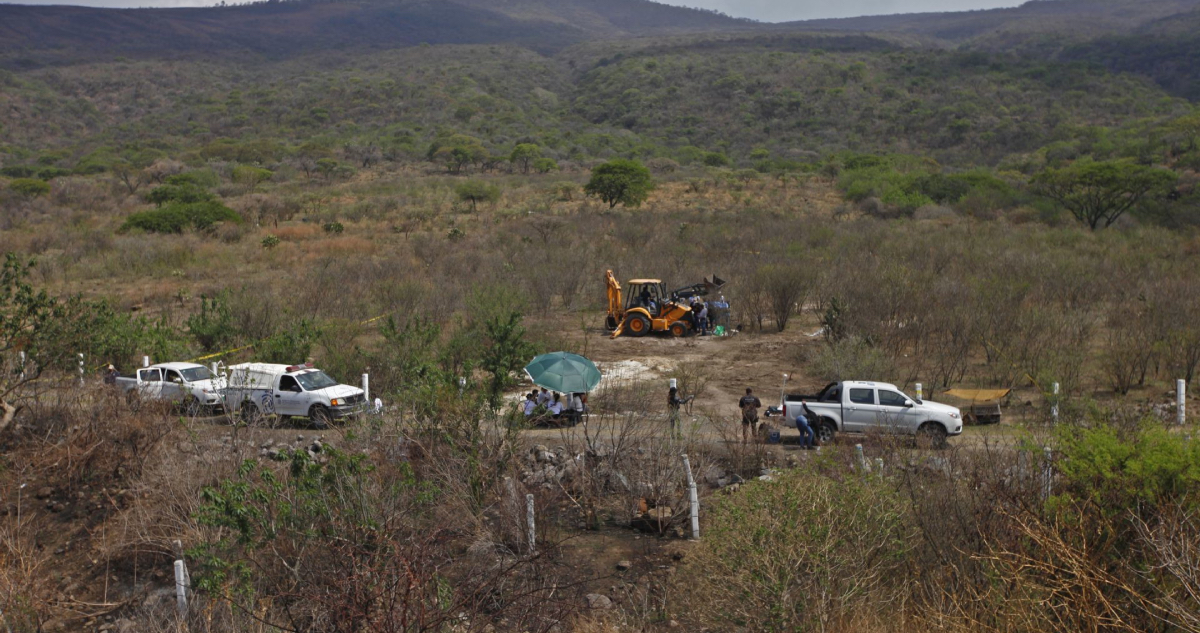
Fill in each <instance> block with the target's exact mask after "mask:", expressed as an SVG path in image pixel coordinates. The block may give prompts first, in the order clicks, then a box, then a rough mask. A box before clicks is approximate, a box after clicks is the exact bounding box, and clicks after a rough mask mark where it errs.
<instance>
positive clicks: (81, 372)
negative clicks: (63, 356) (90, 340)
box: [79, 354, 84, 385]
mask: <svg viewBox="0 0 1200 633" xmlns="http://www.w3.org/2000/svg"><path fill="white" fill-rule="evenodd" d="M83 375H84V369H83V354H80V355H79V384H81V385H82V384H83Z"/></svg>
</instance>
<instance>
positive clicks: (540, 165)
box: [533, 158, 558, 174]
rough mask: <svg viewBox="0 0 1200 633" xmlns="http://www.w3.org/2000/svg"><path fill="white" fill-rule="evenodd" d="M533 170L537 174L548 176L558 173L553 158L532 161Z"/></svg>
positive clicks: (556, 164)
mask: <svg viewBox="0 0 1200 633" xmlns="http://www.w3.org/2000/svg"><path fill="white" fill-rule="evenodd" d="M533 170H534V171H536V172H537V173H539V174H548V173H550V172H552V171H558V163H556V162H555V161H554V159H553V158H539V159H537V160H535V161H533Z"/></svg>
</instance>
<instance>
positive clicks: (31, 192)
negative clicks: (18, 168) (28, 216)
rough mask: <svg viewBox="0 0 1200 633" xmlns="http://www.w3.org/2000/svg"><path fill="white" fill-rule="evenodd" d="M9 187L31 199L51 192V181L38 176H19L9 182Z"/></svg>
mask: <svg viewBox="0 0 1200 633" xmlns="http://www.w3.org/2000/svg"><path fill="white" fill-rule="evenodd" d="M8 188H9V189H10V190H12V191H14V192H16V193H18V194H20V195H21V196H22V197H25V198H29V199H33V198H38V197H41V196H44V195H46V194H48V193H50V183H48V182H46V181H44V180H38V179H37V178H18V179H16V180H14V181H12V182H10V183H8Z"/></svg>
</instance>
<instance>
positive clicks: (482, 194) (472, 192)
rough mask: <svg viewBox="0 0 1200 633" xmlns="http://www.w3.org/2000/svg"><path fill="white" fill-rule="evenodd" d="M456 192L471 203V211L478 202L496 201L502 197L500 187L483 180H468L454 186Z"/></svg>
mask: <svg viewBox="0 0 1200 633" xmlns="http://www.w3.org/2000/svg"><path fill="white" fill-rule="evenodd" d="M454 193H455V194H456V195H458V199H459V200H462V201H463V202H470V203H471V211H472V212H474V211H475V210H476V208H475V205H476V203H477V202H495V201H497V200H499V199H500V188H499V187H497V186H496V185H492V184H488V183H486V182H484V181H482V180H468V181H466V182H463V183H459V184H458V185H455V187H454Z"/></svg>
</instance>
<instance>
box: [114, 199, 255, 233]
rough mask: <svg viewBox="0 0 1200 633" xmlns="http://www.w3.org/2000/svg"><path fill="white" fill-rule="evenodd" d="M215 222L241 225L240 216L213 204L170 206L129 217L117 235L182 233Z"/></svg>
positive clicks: (218, 204) (226, 208) (213, 202)
mask: <svg viewBox="0 0 1200 633" xmlns="http://www.w3.org/2000/svg"><path fill="white" fill-rule="evenodd" d="M218 222H233V223H239V224H240V223H241V222H242V216H240V215H238V214H237V212H236V211H234V210H233V209H230V208H229V207H227V206H225V205H223V204H221V203H219V202H216V201H209V202H195V203H191V204H183V203H173V204H168V205H167V206H165V207H162V208H161V209H154V210H152V211H142V212H141V213H134V214H133V215H131V216H129V217H128V218H127V219H126V220H125V223H124V224H122V225H121V229H120V230H121V232H125V231H130V230H139V231H145V232H147V233H182V232H183V231H184V230H185V229H188V228H193V229H207V228H209V227H211V226H212V225H214V224H216V223H218Z"/></svg>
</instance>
